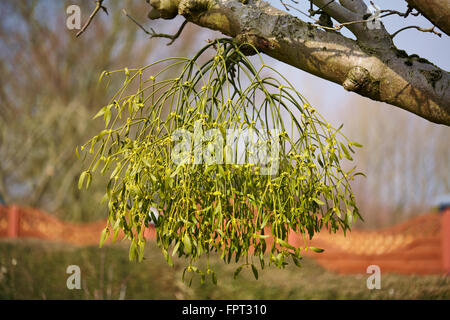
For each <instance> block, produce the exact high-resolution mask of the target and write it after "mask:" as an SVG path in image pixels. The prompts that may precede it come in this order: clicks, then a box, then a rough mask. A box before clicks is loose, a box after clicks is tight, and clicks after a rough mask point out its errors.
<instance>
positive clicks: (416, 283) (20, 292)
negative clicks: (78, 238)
mask: <svg viewBox="0 0 450 320" xmlns="http://www.w3.org/2000/svg"><path fill="white" fill-rule="evenodd" d="M182 262H183V261H180V260H175V261H174V263H175V266H174V268H170V267H169V266H168V265H167V264H166V262H165V260H164V259H163V257H162V254H161V253H160V251H159V249H158V248H157V247H156V244H155V243H154V242H149V243H148V244H147V249H146V254H145V260H144V262H142V263H137V262H130V261H128V251H127V247H126V245H125V244H115V245H110V246H106V247H104V248H102V249H99V248H98V247H95V246H92V247H75V246H67V245H64V244H55V243H49V242H42V241H37V240H14V241H12V240H2V241H0V299H95V298H97V299H102V298H103V299H118V298H119V297H120V298H125V299H450V277H448V276H447V277H446V276H442V275H441V276H439V275H431V276H414V275H395V274H383V273H382V278H381V289H380V290H369V289H367V287H366V280H367V277H368V276H369V275H345V276H343V275H338V274H335V273H332V272H328V271H326V270H324V269H323V268H321V267H320V266H319V265H318V264H317V263H316V262H315V261H314V260H311V259H306V258H305V259H304V260H303V266H302V267H301V268H298V267H295V266H289V267H287V268H286V269H285V270H278V269H276V268H272V267H270V268H266V269H265V270H264V271H263V272H260V275H259V280H254V278H253V275H252V272H251V270H245V269H244V270H243V271H242V272H241V274H240V276H239V277H238V280H234V279H233V272H234V270H235V268H236V265H231V266H228V265H224V264H223V263H222V262H221V261H220V260H219V259H218V257H213V258H212V264H213V266H214V268H215V270H216V271H217V275H218V281H219V282H218V285H217V286H215V285H213V284H212V283H211V281H208V283H207V284H204V285H201V284H200V283H199V279H194V281H193V284H192V286H191V287H188V286H187V285H185V284H183V283H182V281H181V274H182V271H183V268H182ZM69 265H78V266H79V267H80V269H81V279H82V281H81V282H82V289H80V290H69V289H67V287H66V280H67V278H68V277H69V274H67V273H66V269H67V266H69ZM188 279H189V278H188Z"/></svg>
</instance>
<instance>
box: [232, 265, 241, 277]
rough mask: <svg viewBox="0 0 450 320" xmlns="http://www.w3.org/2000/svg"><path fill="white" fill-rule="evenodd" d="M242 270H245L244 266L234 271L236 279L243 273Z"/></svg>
mask: <svg viewBox="0 0 450 320" xmlns="http://www.w3.org/2000/svg"><path fill="white" fill-rule="evenodd" d="M242 268H244V265H242V266H240V267H238V268H237V269H236V270H235V271H234V274H233V277H234V279H236V278H237V276H238V275H239V273H240V272H241V271H242Z"/></svg>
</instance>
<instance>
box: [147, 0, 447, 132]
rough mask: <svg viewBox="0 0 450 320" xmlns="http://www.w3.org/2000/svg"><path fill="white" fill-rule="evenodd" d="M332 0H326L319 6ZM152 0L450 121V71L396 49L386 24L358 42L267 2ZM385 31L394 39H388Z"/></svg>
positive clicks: (372, 94)
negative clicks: (303, 19)
mask: <svg viewBox="0 0 450 320" xmlns="http://www.w3.org/2000/svg"><path fill="white" fill-rule="evenodd" d="M313 1H314V2H317V3H318V4H319V2H320V1H316V0H313ZM328 2H329V1H328V0H324V1H323V3H320V4H319V5H324V4H326V3H328ZM150 3H151V4H152V6H153V8H154V9H153V10H156V11H158V10H159V8H164V10H165V16H166V17H168V16H170V15H172V16H174V13H175V15H176V13H178V14H181V15H183V16H184V17H185V18H186V19H187V20H188V21H191V22H193V23H195V24H197V25H199V26H203V27H206V28H209V29H212V30H218V31H221V32H222V33H224V34H225V35H228V36H231V37H234V38H236V39H237V40H238V41H248V42H250V43H252V44H254V45H255V46H256V47H257V48H258V49H259V50H260V51H262V52H264V53H266V54H268V55H269V56H271V57H273V58H275V59H278V60H279V61H282V62H285V63H287V64H289V65H292V66H294V67H297V68H299V69H302V70H304V71H306V72H309V73H311V74H314V75H316V76H318V77H321V78H323V79H326V80H329V81H332V82H335V83H337V84H340V85H342V86H343V87H344V88H345V89H346V90H349V91H353V92H356V93H358V94H360V95H362V96H365V97H368V98H371V99H373V100H377V101H382V102H386V103H389V104H392V105H394V106H397V107H400V108H402V109H405V110H408V111H410V112H413V113H415V114H417V115H419V116H420V117H423V118H425V119H428V120H430V121H432V122H435V123H441V124H446V125H450V90H449V89H450V75H449V73H448V72H446V71H444V70H442V69H440V68H438V67H437V66H435V65H434V64H432V63H430V62H428V61H427V60H425V59H422V58H420V57H418V56H416V55H413V56H408V55H407V54H406V53H404V52H403V51H399V50H397V48H396V47H395V46H394V45H393V43H392V40H391V39H390V35H389V34H387V32H386V31H385V29H384V28H383V29H381V30H380V31H378V32H379V33H374V32H373V31H375V30H369V31H371V32H372V34H370V35H360V36H361V38H362V39H363V40H360V38H358V41H354V40H352V39H349V38H346V37H345V36H343V35H342V34H340V33H337V32H326V31H323V30H320V29H319V28H315V27H313V26H311V24H308V23H305V22H303V21H302V20H300V19H299V18H297V17H294V16H292V15H290V14H288V13H286V12H284V11H281V10H278V9H276V8H274V7H272V6H270V5H269V4H268V3H267V2H264V1H254V0H251V1H250V2H248V4H243V3H241V2H240V1H238V0H165V1H163V0H151V1H150ZM316 5H317V4H316ZM330 7H331V8H332V9H333V6H332V5H331V4H330V5H328V6H327V8H330ZM335 9H337V10H340V11H341V13H342V14H341V17H342V19H346V20H347V19H354V18H355V17H356V18H357V17H358V15H356V16H355V13H354V12H352V11H350V10H349V9H346V8H344V7H342V6H340V7H334V9H333V10H335ZM347 15H348V16H347ZM333 17H334V16H333ZM342 22H345V21H342ZM364 28H366V26H364ZM363 30H364V29H360V30H357V31H355V32H357V33H359V32H362V31H363ZM369 33H370V32H369ZM384 33H386V34H387V37H388V38H389V41H386V40H385V39H384V37H385V35H384ZM373 34H375V35H380V34H382V35H383V38H381V39H380V38H378V39H375V38H373ZM380 43H381V44H382V45H381V44H380Z"/></svg>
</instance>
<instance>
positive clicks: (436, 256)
mask: <svg viewBox="0 0 450 320" xmlns="http://www.w3.org/2000/svg"><path fill="white" fill-rule="evenodd" d="M105 224H106V220H102V221H98V222H94V223H88V224H74V223H68V222H63V221H61V220H58V219H57V218H55V217H53V216H51V215H48V214H46V213H44V212H42V211H39V210H37V209H32V208H22V207H17V206H10V207H1V206H0V237H9V238H39V239H44V240H49V241H59V242H67V243H72V244H76V245H89V244H97V243H98V241H99V238H100V233H101V231H102V230H103V228H104V227H105ZM146 236H147V238H150V239H154V238H155V230H154V229H153V228H149V229H148V230H147V233H146ZM289 243H291V244H292V245H294V246H303V244H304V242H303V238H302V237H301V236H299V235H297V234H291V235H290V238H289ZM308 244H309V245H311V246H315V247H320V248H323V249H325V251H324V252H323V253H315V252H312V251H307V252H306V255H307V256H311V257H313V258H314V259H316V260H317V262H318V263H319V264H320V265H322V266H323V267H325V268H326V269H328V270H332V271H336V272H339V273H366V268H367V267H368V266H369V265H378V266H379V267H380V268H381V270H382V272H395V273H404V274H443V273H447V274H450V209H449V208H447V209H446V211H444V212H442V213H430V214H426V215H423V216H420V217H416V218H412V219H410V220H408V221H406V222H405V223H403V224H400V225H397V226H394V227H391V228H388V229H383V230H377V231H360V230H353V231H352V232H350V233H347V235H346V236H344V235H343V234H342V233H339V232H338V233H336V234H330V233H329V232H328V231H326V230H324V231H322V232H320V233H318V234H316V235H315V236H314V238H313V240H311V241H309V243H308Z"/></svg>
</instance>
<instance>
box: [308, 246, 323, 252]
mask: <svg viewBox="0 0 450 320" xmlns="http://www.w3.org/2000/svg"><path fill="white" fill-rule="evenodd" d="M309 248H310V249H311V250H312V251H314V252H317V253H321V252H324V251H325V249H321V248H316V247H309Z"/></svg>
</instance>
